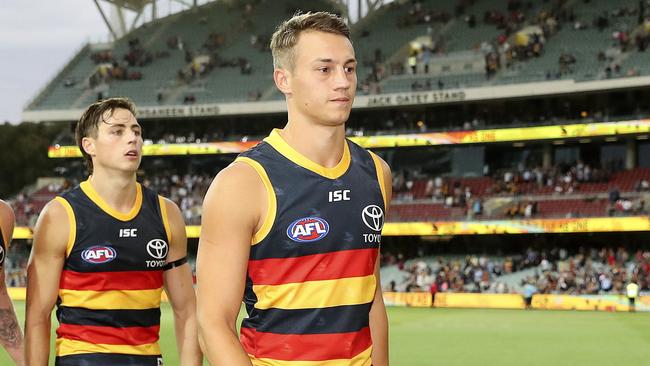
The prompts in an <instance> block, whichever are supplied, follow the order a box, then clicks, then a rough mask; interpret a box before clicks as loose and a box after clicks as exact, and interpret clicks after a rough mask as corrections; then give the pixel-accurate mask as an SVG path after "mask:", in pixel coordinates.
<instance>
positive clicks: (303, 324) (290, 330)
mask: <svg viewBox="0 0 650 366" xmlns="http://www.w3.org/2000/svg"><path fill="white" fill-rule="evenodd" d="M371 306H372V303H368V304H360V305H345V306H334V307H330V308H318V309H297V310H285V309H266V310H259V309H254V310H253V314H251V317H249V318H246V319H244V320H243V321H242V327H246V328H255V329H256V330H257V331H258V332H268V333H276V334H326V333H347V332H357V331H359V330H361V329H362V328H364V327H367V326H368V324H369V319H368V318H369V314H370V307H371Z"/></svg>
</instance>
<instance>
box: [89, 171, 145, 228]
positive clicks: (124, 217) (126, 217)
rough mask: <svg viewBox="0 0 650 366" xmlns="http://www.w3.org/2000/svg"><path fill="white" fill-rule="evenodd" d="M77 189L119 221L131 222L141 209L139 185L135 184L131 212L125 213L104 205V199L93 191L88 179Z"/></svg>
mask: <svg viewBox="0 0 650 366" xmlns="http://www.w3.org/2000/svg"><path fill="white" fill-rule="evenodd" d="M79 187H81V190H82V191H83V192H84V193H85V194H86V196H88V198H90V200H91V201H93V202H94V203H95V204H96V205H97V206H99V208H101V209H102V210H103V211H104V212H106V213H107V214H109V215H111V216H113V217H114V218H116V219H118V220H120V221H131V220H133V218H134V217H136V216H137V215H138V213H140V208H141V207H142V186H141V185H140V183H136V184H135V202H134V203H133V207H131V210H130V211H129V212H127V213H122V212H119V211H117V210H116V209H114V208H113V207H111V205H109V204H108V203H106V201H104V199H103V198H102V197H101V196H100V195H99V194H98V193H97V191H95V188H93V185H92V184H90V178H88V180H87V181H85V182H81V184H79Z"/></svg>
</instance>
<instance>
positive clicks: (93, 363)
mask: <svg viewBox="0 0 650 366" xmlns="http://www.w3.org/2000/svg"><path fill="white" fill-rule="evenodd" d="M158 359H160V360H161V362H158ZM54 364H55V365H56V366H107V365H116V366H117V365H119V366H161V365H162V364H163V363H162V356H160V355H158V356H141V355H123V354H115V353H85V354H80V355H69V356H61V357H57V358H56V360H55V362H54Z"/></svg>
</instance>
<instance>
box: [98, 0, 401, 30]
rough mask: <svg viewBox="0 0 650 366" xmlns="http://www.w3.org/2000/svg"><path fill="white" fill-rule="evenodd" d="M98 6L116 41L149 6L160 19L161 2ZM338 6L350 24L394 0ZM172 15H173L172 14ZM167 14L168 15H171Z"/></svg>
mask: <svg viewBox="0 0 650 366" xmlns="http://www.w3.org/2000/svg"><path fill="white" fill-rule="evenodd" d="M93 1H94V3H95V5H96V6H97V10H98V11H99V13H100V15H101V16H102V19H104V23H105V24H106V26H107V27H108V30H109V31H110V33H111V34H112V36H113V38H114V39H117V38H120V37H121V36H123V35H124V34H126V33H128V32H130V31H131V30H132V29H134V28H135V26H136V24H137V23H138V22H139V21H140V20H141V19H143V17H142V14H143V13H144V11H145V8H146V7H147V6H149V8H150V9H151V19H156V18H158V14H157V8H158V4H159V3H160V0H102V1H100V0H93ZM211 1H219V0H202V1H201V0H171V2H173V3H176V4H177V5H180V7H181V8H184V9H189V8H191V7H195V6H199V5H203V4H205V3H206V2H211ZM329 1H331V2H333V3H335V4H337V5H338V6H339V7H340V9H341V11H342V12H343V16H344V17H346V18H348V20H349V21H350V22H352V21H354V20H356V21H358V20H359V19H361V18H363V17H364V16H366V15H367V14H370V13H372V12H374V11H375V10H377V9H378V8H379V7H380V6H381V5H383V4H385V3H389V2H391V1H393V0H329ZM100 2H103V3H105V4H109V5H111V6H112V7H114V9H115V10H116V11H115V12H111V16H110V17H109V16H107V14H106V12H105V10H104V9H103V8H102V6H101V5H100ZM124 10H129V11H131V12H134V13H135V14H136V15H135V17H134V18H133V19H132V21H131V24H130V25H127V21H126V19H127V16H126V14H125V12H124ZM170 14H171V13H170ZM170 14H167V15H170Z"/></svg>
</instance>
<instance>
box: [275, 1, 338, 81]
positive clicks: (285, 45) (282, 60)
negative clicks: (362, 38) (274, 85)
mask: <svg viewBox="0 0 650 366" xmlns="http://www.w3.org/2000/svg"><path fill="white" fill-rule="evenodd" d="M305 31H317V32H325V33H332V34H338V35H341V36H343V37H345V38H347V39H350V28H349V27H348V25H347V24H346V23H345V21H344V20H343V19H342V18H341V17H339V16H338V15H335V14H332V13H328V12H324V11H319V12H317V13H311V12H308V13H305V14H296V15H294V16H293V17H291V19H288V20H285V21H284V22H282V24H280V25H279V26H278V28H277V29H276V30H275V32H274V33H273V36H272V37H271V53H272V54H273V67H274V68H281V67H282V68H284V67H287V68H289V70H293V67H294V57H295V53H294V47H295V46H296V44H297V43H298V37H299V36H300V33H302V32H305Z"/></svg>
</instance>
